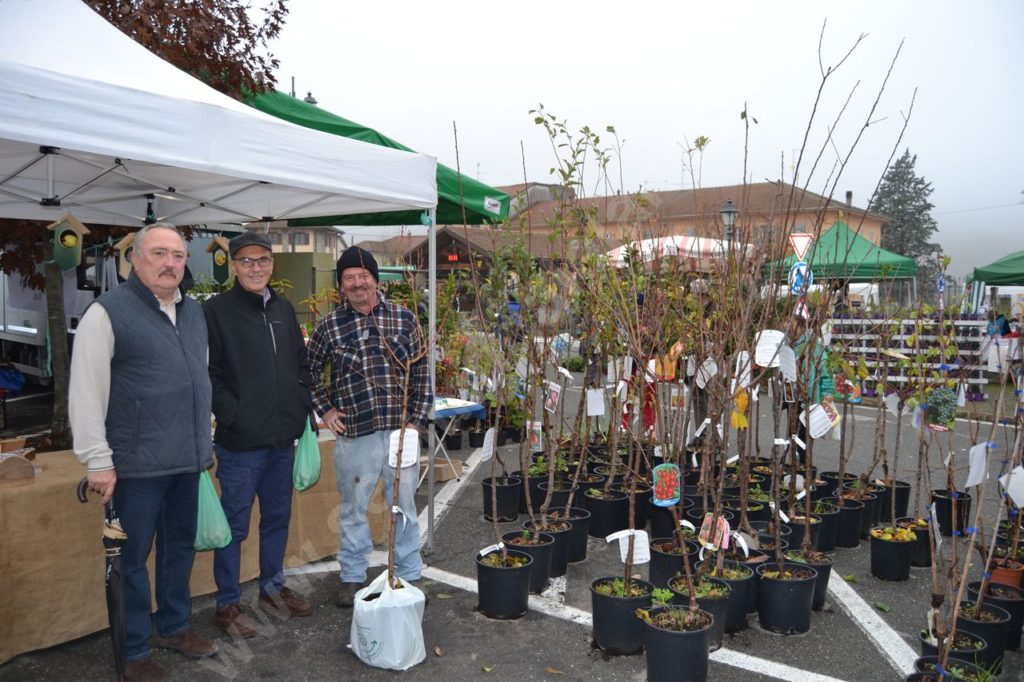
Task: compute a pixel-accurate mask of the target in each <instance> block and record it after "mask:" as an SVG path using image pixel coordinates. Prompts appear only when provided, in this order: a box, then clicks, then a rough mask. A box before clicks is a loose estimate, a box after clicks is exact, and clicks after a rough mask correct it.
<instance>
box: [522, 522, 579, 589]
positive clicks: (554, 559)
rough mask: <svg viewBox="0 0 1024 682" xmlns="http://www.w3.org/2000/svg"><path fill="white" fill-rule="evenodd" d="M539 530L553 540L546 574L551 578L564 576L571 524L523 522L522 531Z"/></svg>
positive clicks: (567, 563) (567, 560)
mask: <svg viewBox="0 0 1024 682" xmlns="http://www.w3.org/2000/svg"><path fill="white" fill-rule="evenodd" d="M534 529H536V530H539V531H540V532H542V533H547V534H548V535H550V536H551V537H553V538H554V539H555V546H554V549H552V550H551V570H550V572H549V573H548V575H550V576H551V577H552V578H558V577H559V576H563V575H565V571H566V568H567V567H568V565H569V536H570V534H571V532H572V524H571V523H569V522H568V521H555V520H552V519H548V522H547V523H545V524H540V523H539V522H538V523H536V524H535V523H534V522H533V521H524V522H523V530H528V531H532V530H534Z"/></svg>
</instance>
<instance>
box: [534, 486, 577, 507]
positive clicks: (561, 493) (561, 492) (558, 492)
mask: <svg viewBox="0 0 1024 682" xmlns="http://www.w3.org/2000/svg"><path fill="white" fill-rule="evenodd" d="M537 487H538V489H539V490H540V501H541V504H543V503H544V500H546V499H547V496H548V482H547V479H544V480H543V481H541V483H540V485H538V486H537ZM571 492H572V483H570V482H565V481H555V489H554V490H553V491H552V492H551V504H550V505H548V509H558V508H565V505H566V504H568V503H569V493H571ZM576 494H577V495H578V494H579V492H577V493H576ZM537 509H540V505H537Z"/></svg>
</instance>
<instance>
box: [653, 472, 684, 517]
mask: <svg viewBox="0 0 1024 682" xmlns="http://www.w3.org/2000/svg"><path fill="white" fill-rule="evenodd" d="M651 473H652V476H653V478H652V480H653V481H654V496H653V501H654V504H655V505H657V506H659V507H671V506H672V505H674V504H677V503H678V502H679V496H680V491H681V490H682V474H681V473H680V471H679V467H678V466H677V465H675V464H667V463H666V464H659V465H658V466H656V467H654V469H653V470H652V471H651Z"/></svg>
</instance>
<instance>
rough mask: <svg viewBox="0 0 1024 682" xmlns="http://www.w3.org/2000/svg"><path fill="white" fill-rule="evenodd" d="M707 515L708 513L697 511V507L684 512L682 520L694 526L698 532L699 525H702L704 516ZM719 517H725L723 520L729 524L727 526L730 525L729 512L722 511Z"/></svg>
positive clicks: (731, 516) (730, 513)
mask: <svg viewBox="0 0 1024 682" xmlns="http://www.w3.org/2000/svg"><path fill="white" fill-rule="evenodd" d="M709 513H710V512H708V511H704V510H703V509H698V508H697V507H690V508H689V509H687V510H686V513H685V515H684V517H683V518H685V519H687V520H688V521H689V522H690V523H692V524H693V525H694V526H696V527H697V530H700V525H701V524H702V523H704V515H705V514H709ZM721 516H723V517H725V520H726V521H728V522H729V525H732V520H733V514H732V512H731V511H727V510H725V509H723V510H722V513H721Z"/></svg>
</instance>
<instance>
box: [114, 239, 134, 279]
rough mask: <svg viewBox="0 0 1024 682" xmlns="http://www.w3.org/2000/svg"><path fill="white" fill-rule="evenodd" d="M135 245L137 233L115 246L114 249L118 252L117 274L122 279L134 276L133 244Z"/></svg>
mask: <svg viewBox="0 0 1024 682" xmlns="http://www.w3.org/2000/svg"><path fill="white" fill-rule="evenodd" d="M134 243H135V233H134V232H132V233H131V234H129V235H128V236H126V237H125V238H124V239H122V240H121V241H119V242H118V243H116V244H114V249H115V250H116V251H117V274H118V276H119V277H120V278H121V279H128V275H130V274H132V260H131V253H132V244H134Z"/></svg>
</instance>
